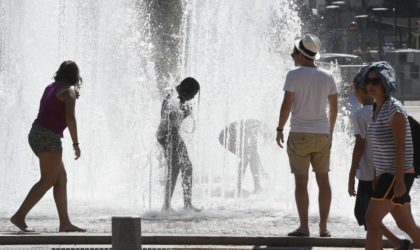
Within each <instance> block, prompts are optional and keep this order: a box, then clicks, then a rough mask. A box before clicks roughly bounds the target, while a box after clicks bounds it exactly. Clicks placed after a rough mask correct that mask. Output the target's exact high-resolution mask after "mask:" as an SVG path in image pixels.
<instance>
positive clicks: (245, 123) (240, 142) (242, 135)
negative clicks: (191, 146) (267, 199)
mask: <svg viewBox="0 0 420 250" xmlns="http://www.w3.org/2000/svg"><path fill="white" fill-rule="evenodd" d="M264 128H265V126H264V125H263V124H262V122H260V121H258V120H256V119H246V120H240V121H235V122H232V123H231V124H229V125H228V126H227V127H225V128H224V129H222V131H220V133H219V142H220V144H221V145H222V146H223V147H225V148H226V149H227V150H229V151H230V152H231V153H233V154H234V155H236V156H238V157H239V158H240V162H239V165H238V183H237V184H238V193H239V196H241V194H242V180H243V176H244V174H245V171H246V169H247V167H248V165H249V167H250V170H251V173H252V178H253V179H254V193H255V194H256V193H259V192H261V191H262V188H261V177H262V176H263V175H264V176H267V174H266V173H265V172H264V168H263V166H262V164H261V159H260V155H259V153H258V134H259V133H260V132H261V130H262V129H264Z"/></svg>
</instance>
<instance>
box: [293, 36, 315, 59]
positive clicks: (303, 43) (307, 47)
mask: <svg viewBox="0 0 420 250" xmlns="http://www.w3.org/2000/svg"><path fill="white" fill-rule="evenodd" d="M295 47H296V49H297V50H298V51H299V52H300V53H302V54H303V55H304V56H306V57H308V58H311V59H314V60H316V59H319V58H320V57H321V56H320V54H319V50H320V48H321V41H320V40H319V39H318V37H316V36H314V35H312V34H306V35H304V36H303V37H302V39H298V40H296V41H295Z"/></svg>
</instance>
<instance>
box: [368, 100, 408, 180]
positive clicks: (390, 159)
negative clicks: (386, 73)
mask: <svg viewBox="0 0 420 250" xmlns="http://www.w3.org/2000/svg"><path fill="white" fill-rule="evenodd" d="M397 112H398V113H401V114H403V115H404V117H405V121H406V122H405V124H406V125H405V129H406V130H405V161H404V171H407V170H410V169H412V168H413V154H414V151H413V141H412V138H411V129H410V123H409V122H408V118H407V112H406V110H405V108H404V106H403V105H402V104H401V102H399V101H398V100H397V99H395V98H393V97H390V98H388V99H387V100H386V101H385V103H384V104H383V106H382V108H381V110H380V111H379V114H378V116H377V117H376V119H373V118H372V121H371V122H370V124H369V127H368V135H369V138H370V139H371V143H372V152H373V164H374V166H375V170H376V175H377V176H379V175H381V174H383V173H389V174H392V175H395V173H396V168H397V165H396V153H395V140H394V136H393V135H392V129H391V120H392V118H393V116H394V115H395V113H397Z"/></svg>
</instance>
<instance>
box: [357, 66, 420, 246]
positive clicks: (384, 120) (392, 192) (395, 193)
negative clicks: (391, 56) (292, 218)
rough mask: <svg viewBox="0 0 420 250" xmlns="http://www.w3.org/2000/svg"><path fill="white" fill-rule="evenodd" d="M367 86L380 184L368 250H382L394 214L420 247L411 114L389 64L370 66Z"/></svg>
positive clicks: (370, 132)
mask: <svg viewBox="0 0 420 250" xmlns="http://www.w3.org/2000/svg"><path fill="white" fill-rule="evenodd" d="M362 83H363V86H364V87H365V88H366V89H367V91H368V93H369V94H370V95H371V96H372V97H373V98H374V100H375V103H374V105H373V115H372V119H371V121H370V123H369V127H368V131H367V134H368V137H369V140H370V142H371V146H372V158H373V164H374V167H375V174H376V177H377V180H376V182H375V187H374V191H373V194H372V197H371V199H370V201H369V207H368V209H367V212H366V226H367V236H366V249H369V250H374V249H382V233H383V229H382V220H383V218H384V217H385V216H386V215H387V214H389V213H391V215H392V217H393V218H394V220H395V222H396V223H397V226H398V227H399V228H400V229H401V230H403V231H404V232H405V233H407V234H408V235H409V236H410V238H411V239H412V240H413V241H414V246H415V247H416V248H418V247H420V228H419V227H418V226H417V225H416V222H415V221H414V219H413V215H412V213H411V206H410V201H411V197H410V194H409V191H410V188H411V186H412V185H413V181H414V178H415V174H414V173H415V171H414V165H413V153H414V150H413V141H412V137H411V128H410V124H409V121H408V115H407V111H406V109H405V108H404V106H403V105H402V104H401V102H399V101H398V100H397V99H395V98H393V97H392V94H393V93H394V92H396V91H397V88H398V84H397V79H396V76H395V71H394V69H393V68H392V67H391V65H390V64H389V63H388V62H384V61H380V62H375V63H372V64H370V65H368V66H367V68H366V70H365V71H364V73H363V74H362Z"/></svg>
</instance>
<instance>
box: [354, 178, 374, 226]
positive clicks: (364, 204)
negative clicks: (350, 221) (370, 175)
mask: <svg viewBox="0 0 420 250" xmlns="http://www.w3.org/2000/svg"><path fill="white" fill-rule="evenodd" d="M372 183H373V182H372V181H362V180H359V184H358V185H357V195H356V204H355V205H354V216H355V217H356V220H357V223H359V226H362V225H365V217H366V211H367V208H368V206H369V201H370V198H371V197H372V194H373V185H372Z"/></svg>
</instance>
